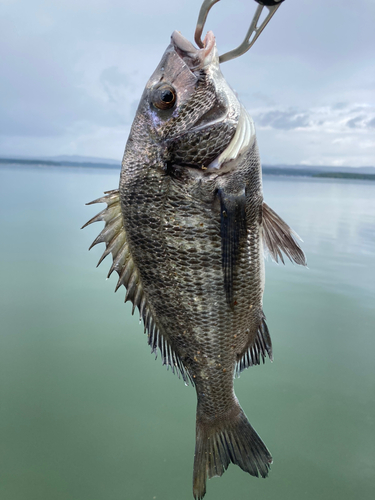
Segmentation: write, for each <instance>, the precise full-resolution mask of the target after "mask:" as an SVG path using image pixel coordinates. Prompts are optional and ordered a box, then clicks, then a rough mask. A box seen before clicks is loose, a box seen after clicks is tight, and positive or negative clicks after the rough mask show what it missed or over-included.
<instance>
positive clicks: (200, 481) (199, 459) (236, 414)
mask: <svg viewBox="0 0 375 500" xmlns="http://www.w3.org/2000/svg"><path fill="white" fill-rule="evenodd" d="M230 462H232V463H234V464H236V465H238V466H239V467H241V469H242V470H244V471H245V472H248V473H249V474H251V475H252V476H256V477H259V476H261V477H267V475H268V471H269V469H270V464H271V463H272V457H271V454H270V452H269V451H268V450H267V448H266V446H265V444H264V443H263V441H262V440H261V439H260V437H259V436H258V434H257V433H256V432H255V430H254V429H253V428H252V427H251V425H250V423H249V421H248V419H247V417H246V415H245V413H244V412H243V410H242V408H241V407H240V406H239V405H238V406H236V408H235V411H233V412H231V414H230V416H228V417H226V418H224V419H223V418H218V419H217V420H214V421H209V419H207V418H204V417H200V416H199V415H198V414H197V427H196V444H195V456H194V476H193V494H194V498H195V499H196V500H201V499H202V498H203V497H204V495H205V493H206V480H207V477H208V478H211V477H214V476H221V475H222V474H223V473H224V472H225V470H226V469H227V468H228V465H229V464H230Z"/></svg>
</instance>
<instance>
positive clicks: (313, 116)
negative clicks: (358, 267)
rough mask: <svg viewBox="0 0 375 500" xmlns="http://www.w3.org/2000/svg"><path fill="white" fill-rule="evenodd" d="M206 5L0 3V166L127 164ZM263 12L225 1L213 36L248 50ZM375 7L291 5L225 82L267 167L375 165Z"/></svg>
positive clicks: (303, 1) (365, 1)
mask: <svg viewBox="0 0 375 500" xmlns="http://www.w3.org/2000/svg"><path fill="white" fill-rule="evenodd" d="M201 2H202V0H0V40H1V43H0V61H1V67H2V72H1V83H0V85H1V92H0V103H1V104H0V156H2V157H4V156H34V157H35V156H54V155H63V154H68V155H85V156H97V157H104V158H112V159H117V160H119V161H120V159H121V157H122V154H123V150H124V146H125V142H126V139H127V136H128V133H129V128H130V125H131V122H132V119H133V116H134V113H135V110H136V107H137V104H138V100H139V98H140V95H141V93H142V90H143V87H144V85H145V83H146V82H147V80H148V78H149V76H150V75H151V74H152V72H153V70H154V68H155V67H156V65H157V64H158V61H159V60H160V58H161V56H162V54H163V52H164V50H165V48H166V47H167V45H168V43H169V37H170V35H171V33H172V31H173V30H174V29H178V30H179V31H181V32H182V34H184V35H185V36H187V37H188V38H190V39H193V33H194V29H195V23H196V19H197V15H198V11H199V8H200V5H201ZM255 8H256V4H255V2H254V1H252V0H221V1H220V2H219V3H218V4H217V5H215V6H214V7H213V9H212V11H211V14H210V16H209V19H208V22H207V25H206V28H207V29H212V30H213V31H214V33H215V35H216V39H217V44H218V48H219V52H220V53H223V52H225V51H227V50H230V49H231V48H233V47H234V46H236V45H238V44H239V42H240V41H241V40H242V37H243V36H244V34H245V32H246V30H247V27H248V24H249V22H250V19H251V18H252V15H253V13H254V12H255ZM374 26H375V0H286V1H285V2H284V3H283V5H282V6H281V7H280V9H279V10H278V12H277V13H276V15H275V16H274V18H273V19H272V20H271V22H270V24H269V25H268V26H267V28H266V30H265V31H264V33H262V35H261V36H260V38H259V39H258V41H257V42H256V43H255V45H254V46H253V48H252V49H251V50H250V51H249V52H248V53H247V54H245V55H244V56H242V57H241V58H239V59H237V60H234V61H230V62H227V63H224V64H223V65H222V69H223V73H224V75H225V76H226V78H227V80H228V82H229V83H230V84H231V86H232V87H233V88H234V89H235V90H236V91H237V92H238V94H239V97H240V99H241V100H242V102H243V103H244V104H245V106H246V107H247V109H248V110H249V112H250V114H251V115H252V116H253V118H254V121H255V124H256V128H257V134H258V140H259V145H260V152H261V157H262V160H263V163H267V164H280V163H284V164H299V163H301V164H315V165H337V166H340V165H345V166H370V165H372V166H375V29H374Z"/></svg>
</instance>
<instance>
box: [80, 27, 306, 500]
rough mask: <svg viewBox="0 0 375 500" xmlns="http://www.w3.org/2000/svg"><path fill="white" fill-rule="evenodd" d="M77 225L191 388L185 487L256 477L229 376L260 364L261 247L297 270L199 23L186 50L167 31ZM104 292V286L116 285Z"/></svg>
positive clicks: (249, 134) (260, 462) (258, 464)
mask: <svg viewBox="0 0 375 500" xmlns="http://www.w3.org/2000/svg"><path fill="white" fill-rule="evenodd" d="M104 202H105V203H106V204H107V208H105V209H104V210H103V211H102V212H101V213H100V214H98V215H97V216H96V217H94V218H93V219H91V221H89V222H88V223H87V224H90V223H92V222H96V221H104V222H105V227H104V229H103V231H102V232H101V233H100V235H99V236H98V237H97V238H96V240H95V241H94V243H93V245H95V244H97V243H101V242H104V243H105V244H106V250H105V252H104V254H103V256H102V258H101V259H100V262H101V261H102V260H103V259H104V257H106V256H107V255H108V254H110V253H111V254H112V257H113V263H112V266H111V269H110V271H109V275H110V274H111V273H112V272H113V271H117V273H118V274H119V280H118V284H117V288H119V287H120V286H121V285H124V286H125V287H126V289H127V292H126V300H130V301H132V303H133V312H134V309H135V308H136V307H137V308H138V309H139V312H140V316H141V318H142V319H143V322H144V326H145V331H146V332H147V335H148V343H149V344H150V346H151V348H152V351H153V352H156V351H158V350H159V351H160V353H161V357H162V360H163V363H164V364H167V365H170V366H171V368H172V370H173V372H177V373H178V374H179V375H180V376H182V378H183V379H184V380H185V381H186V382H190V383H192V384H193V385H194V386H195V389H196V392H197V398H198V403H197V418H196V448H195V459H194V476H193V494H194V498H195V499H202V498H203V496H204V495H205V492H206V480H207V477H208V478H211V477H213V476H221V475H222V474H223V473H224V471H225V470H226V469H227V467H228V465H229V463H230V462H232V463H234V464H237V465H239V466H240V467H241V469H243V470H244V471H246V472H248V473H250V474H251V475H253V476H259V475H260V476H262V477H266V476H267V474H268V471H269V469H270V464H271V463H272V457H271V454H270V453H269V451H268V450H267V448H266V446H265V445H264V443H263V442H262V440H261V439H260V437H259V436H258V434H257V433H256V432H255V430H254V429H253V428H252V426H251V425H250V423H249V421H248V419H247V417H246V415H245V414H244V412H243V410H242V408H241V406H240V405H239V402H238V400H237V398H236V396H235V394H234V390H233V379H234V376H235V374H236V373H239V372H241V371H242V370H244V369H245V368H247V367H249V366H252V365H256V364H260V363H261V362H262V361H263V362H264V359H265V357H266V356H267V355H268V356H269V357H270V358H271V359H272V345H271V339H270V335H269V332H268V328H267V325H266V322H265V316H264V313H263V307H262V298H263V290H264V251H265V250H267V251H268V252H269V253H270V255H271V256H272V258H273V259H274V260H276V261H278V259H280V260H281V261H282V262H284V260H283V256H282V253H281V252H282V251H283V252H284V253H285V254H286V255H287V257H288V258H289V259H290V260H293V261H294V262H296V263H297V264H302V265H305V257H304V254H303V252H302V250H301V249H300V247H299V245H298V243H297V241H296V236H297V235H296V234H295V233H293V231H292V230H291V229H290V227H289V226H288V225H287V224H285V222H284V221H283V220H281V219H280V217H279V216H278V215H277V214H276V213H275V212H273V210H271V208H269V207H268V206H267V205H266V204H265V203H264V202H263V194H262V177H261V164H260V159H259V153H258V147H257V142H256V136H255V129H254V124H253V121H252V119H251V118H250V116H249V115H248V113H247V112H246V110H245V109H244V107H243V106H242V105H241V104H240V102H239V101H238V98H237V97H236V95H235V93H234V92H233V90H232V89H231V88H230V87H229V85H228V84H227V83H226V81H225V79H224V77H223V75H222V73H221V71H220V67H219V59H218V53H217V49H216V44H215V38H214V35H213V34H212V32H209V33H208V34H207V36H206V38H205V40H204V48H203V49H196V48H195V47H194V46H193V45H192V44H191V43H190V42H189V41H188V40H186V39H185V38H184V37H183V36H182V35H181V34H180V33H179V32H176V31H175V32H174V33H173V34H172V38H171V44H170V45H169V46H168V48H167V50H166V51H165V53H164V55H163V57H162V59H161V61H160V63H159V65H158V67H157V68H156V70H155V72H154V73H153V75H152V76H151V78H150V80H149V81H148V83H147V85H146V88H145V90H144V92H143V95H142V97H141V100H140V103H139V107H138V110H137V113H136V116H135V119H134V122H133V125H132V128H131V132H130V135H129V138H128V141H127V144H126V149H125V153H124V157H123V161H122V171H121V177H120V185H119V189H116V190H113V191H108V192H106V194H105V196H103V197H102V198H99V199H98V200H95V201H94V202H92V203H104ZM117 288H116V289H117Z"/></svg>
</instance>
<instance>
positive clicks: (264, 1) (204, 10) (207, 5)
mask: <svg viewBox="0 0 375 500" xmlns="http://www.w3.org/2000/svg"><path fill="white" fill-rule="evenodd" d="M219 1H220V0H204V1H203V3H202V6H201V9H200V12H199V16H198V21H197V26H196V29H195V36H194V39H195V43H196V44H197V45H198V47H200V48H203V42H202V33H203V29H204V25H205V23H206V19H207V16H208V13H209V12H210V10H211V8H212V7H213V6H214V5H215V3H217V2H219ZM255 2H256V3H258V4H259V5H258V7H257V9H256V11H255V14H254V17H253V19H252V21H251V24H250V27H249V29H248V31H247V33H246V36H245V38H244V40H243V42H242V43H241V44H240V45H239V46H238V47H237V48H235V49H233V50H231V51H229V52H226V53H225V54H223V55H221V56H220V58H219V61H220V62H221V63H223V62H225V61H230V60H231V59H235V58H236V57H239V56H242V54H244V53H245V52H247V51H248V50H249V49H250V48H251V47H252V46H253V45H254V43H255V41H256V40H257V39H258V37H259V35H260V34H261V33H262V31H263V30H264V28H265V27H266V26H267V24H268V23H269V22H270V20H271V18H272V17H273V16H274V14H275V13H276V11H277V9H278V8H279V7H280V5H281V3H282V2H284V0H255ZM264 8H266V9H268V14H267V16H266V18H265V19H264V20H263V21H262V22H261V23H260V24H259V25H258V23H259V19H260V17H261V15H262V12H263V9H264Z"/></svg>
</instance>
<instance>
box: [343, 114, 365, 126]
mask: <svg viewBox="0 0 375 500" xmlns="http://www.w3.org/2000/svg"><path fill="white" fill-rule="evenodd" d="M365 118H366V117H365V116H364V115H359V116H356V117H355V118H352V119H351V120H348V121H347V122H346V126H347V127H349V128H359V127H361V126H362V123H363V120H364V119H365Z"/></svg>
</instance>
